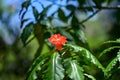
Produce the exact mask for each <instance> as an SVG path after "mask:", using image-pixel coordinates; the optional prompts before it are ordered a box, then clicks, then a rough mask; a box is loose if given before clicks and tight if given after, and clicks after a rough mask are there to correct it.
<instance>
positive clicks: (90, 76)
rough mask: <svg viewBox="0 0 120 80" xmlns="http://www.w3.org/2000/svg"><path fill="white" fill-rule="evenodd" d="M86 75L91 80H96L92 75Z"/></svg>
mask: <svg viewBox="0 0 120 80" xmlns="http://www.w3.org/2000/svg"><path fill="white" fill-rule="evenodd" d="M84 75H85V76H87V77H88V78H89V79H91V80H96V79H95V78H94V77H93V76H92V75H89V74H84Z"/></svg>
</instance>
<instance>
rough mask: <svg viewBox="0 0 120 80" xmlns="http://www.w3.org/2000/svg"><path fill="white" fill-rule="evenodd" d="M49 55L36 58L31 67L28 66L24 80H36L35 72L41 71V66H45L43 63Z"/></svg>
mask: <svg viewBox="0 0 120 80" xmlns="http://www.w3.org/2000/svg"><path fill="white" fill-rule="evenodd" d="M48 56H49V55H45V54H44V55H40V56H38V57H37V58H36V59H35V60H34V62H33V63H32V65H31V66H30V68H29V70H28V72H27V76H26V80H36V79H37V72H38V71H40V70H41V68H42V67H41V66H42V65H44V64H45V61H46V60H47V58H48Z"/></svg>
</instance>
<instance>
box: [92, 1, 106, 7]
mask: <svg viewBox="0 0 120 80" xmlns="http://www.w3.org/2000/svg"><path fill="white" fill-rule="evenodd" d="M93 1H94V3H95V4H96V6H98V7H99V6H101V4H102V3H103V2H104V1H105V0H93Z"/></svg>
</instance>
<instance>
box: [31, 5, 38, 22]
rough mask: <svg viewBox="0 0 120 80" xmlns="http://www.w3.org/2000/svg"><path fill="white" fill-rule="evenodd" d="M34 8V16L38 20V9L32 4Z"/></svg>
mask: <svg viewBox="0 0 120 80" xmlns="http://www.w3.org/2000/svg"><path fill="white" fill-rule="evenodd" d="M32 9H33V14H34V17H35V19H36V20H37V19H38V15H39V14H38V11H37V9H36V8H35V7H34V6H32Z"/></svg>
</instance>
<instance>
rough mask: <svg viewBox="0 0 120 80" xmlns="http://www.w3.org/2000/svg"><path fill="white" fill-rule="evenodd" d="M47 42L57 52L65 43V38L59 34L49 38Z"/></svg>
mask: <svg viewBox="0 0 120 80" xmlns="http://www.w3.org/2000/svg"><path fill="white" fill-rule="evenodd" d="M49 41H50V42H51V43H52V44H53V45H55V46H56V49H57V50H61V49H62V45H63V44H65V43H66V42H67V40H66V37H65V36H61V35H60V34H54V35H52V36H51V37H50V38H49Z"/></svg>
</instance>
